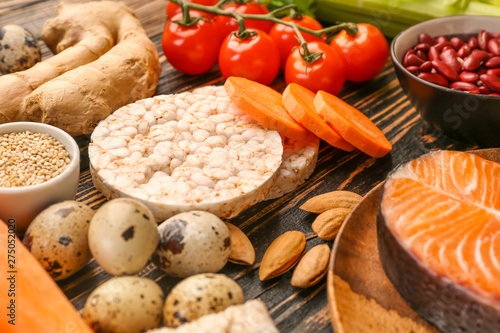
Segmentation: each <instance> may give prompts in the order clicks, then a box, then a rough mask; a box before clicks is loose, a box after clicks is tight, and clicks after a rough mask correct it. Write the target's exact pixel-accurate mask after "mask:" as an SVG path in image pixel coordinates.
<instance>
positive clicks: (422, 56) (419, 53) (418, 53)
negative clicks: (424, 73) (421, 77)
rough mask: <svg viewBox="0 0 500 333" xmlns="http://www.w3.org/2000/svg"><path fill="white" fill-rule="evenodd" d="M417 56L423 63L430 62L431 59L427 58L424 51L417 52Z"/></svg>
mask: <svg viewBox="0 0 500 333" xmlns="http://www.w3.org/2000/svg"><path fill="white" fill-rule="evenodd" d="M415 55H416V56H417V57H419V58H420V59H422V60H423V61H427V60H429V58H427V54H425V52H424V51H422V50H417V51H415Z"/></svg>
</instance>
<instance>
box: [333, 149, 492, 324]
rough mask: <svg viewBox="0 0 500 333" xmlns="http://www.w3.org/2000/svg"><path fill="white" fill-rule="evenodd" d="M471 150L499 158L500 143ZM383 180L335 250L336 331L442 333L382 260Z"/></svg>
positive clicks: (351, 217) (347, 226)
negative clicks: (407, 296)
mask: <svg viewBox="0 0 500 333" xmlns="http://www.w3.org/2000/svg"><path fill="white" fill-rule="evenodd" d="M470 152H472V153H474V154H477V155H479V156H481V157H483V158H486V159H489V160H492V161H495V162H500V149H499V148H494V149H481V150H475V151H470ZM383 184H384V183H381V184H379V185H377V186H376V187H375V188H373V189H372V190H371V191H370V192H369V193H368V194H366V195H365V197H364V198H363V199H362V200H361V202H360V203H359V205H358V206H357V207H356V208H355V209H354V210H353V211H352V213H351V214H350V215H349V216H348V217H347V220H346V221H345V223H344V225H343V226H342V229H341V230H340V232H339V235H338V236H337V240H336V241H335V244H334V247H333V249H332V256H331V260H330V269H329V271H328V280H327V294H328V303H329V308H330V316H331V320H332V325H333V328H334V331H335V333H344V332H347V333H350V332H377V333H378V332H384V333H395V332H414V333H438V332H439V331H438V330H437V329H436V328H435V327H434V326H432V325H431V324H430V323H428V322H427V321H426V320H424V319H423V318H422V317H420V315H418V314H417V313H416V312H415V311H413V310H412V309H411V308H410V307H409V306H408V305H407V304H406V302H405V301H404V300H403V299H402V298H401V296H399V294H398V292H397V291H396V290H395V289H394V287H393V286H392V284H391V282H390V281H389V279H388V278H387V276H386V275H385V273H384V270H383V268H382V265H381V263H380V259H379V255H378V247H377V223H376V219H377V211H378V206H379V203H380V194H381V190H382V186H383Z"/></svg>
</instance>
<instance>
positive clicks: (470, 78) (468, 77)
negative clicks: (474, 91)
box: [458, 71, 479, 83]
mask: <svg viewBox="0 0 500 333" xmlns="http://www.w3.org/2000/svg"><path fill="white" fill-rule="evenodd" d="M458 76H460V81H462V82H468V83H476V81H477V80H479V75H478V74H476V73H474V72H466V71H463V72H461V73H460V74H459V75H458Z"/></svg>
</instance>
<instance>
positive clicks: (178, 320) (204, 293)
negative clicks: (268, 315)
mask: <svg viewBox="0 0 500 333" xmlns="http://www.w3.org/2000/svg"><path fill="white" fill-rule="evenodd" d="M244 302H245V296H244V295H243V290H241V287H240V286H239V285H238V284H237V283H236V282H235V281H234V280H233V279H231V278H229V277H227V276H226V275H224V274H213V273H204V274H197V275H193V276H190V277H188V278H186V279H184V280H182V281H181V282H179V283H178V284H177V285H176V286H175V287H174V288H173V289H172V290H171V291H170V294H168V296H167V299H166V300H165V305H164V308H163V323H164V324H165V326H167V327H177V326H179V325H182V324H184V323H186V322H190V321H193V320H195V319H198V318H200V317H201V316H204V315H206V314H210V313H216V312H220V311H222V310H224V309H226V308H227V307H229V306H231V305H237V304H243V303H244Z"/></svg>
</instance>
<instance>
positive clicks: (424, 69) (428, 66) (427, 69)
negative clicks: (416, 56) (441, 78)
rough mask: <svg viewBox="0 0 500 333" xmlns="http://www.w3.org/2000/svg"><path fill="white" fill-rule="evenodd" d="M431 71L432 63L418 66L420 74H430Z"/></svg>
mask: <svg viewBox="0 0 500 333" xmlns="http://www.w3.org/2000/svg"><path fill="white" fill-rule="evenodd" d="M432 69H434V67H433V66H432V61H426V62H424V63H423V64H422V65H420V70H421V71H422V72H430V71H432Z"/></svg>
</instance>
